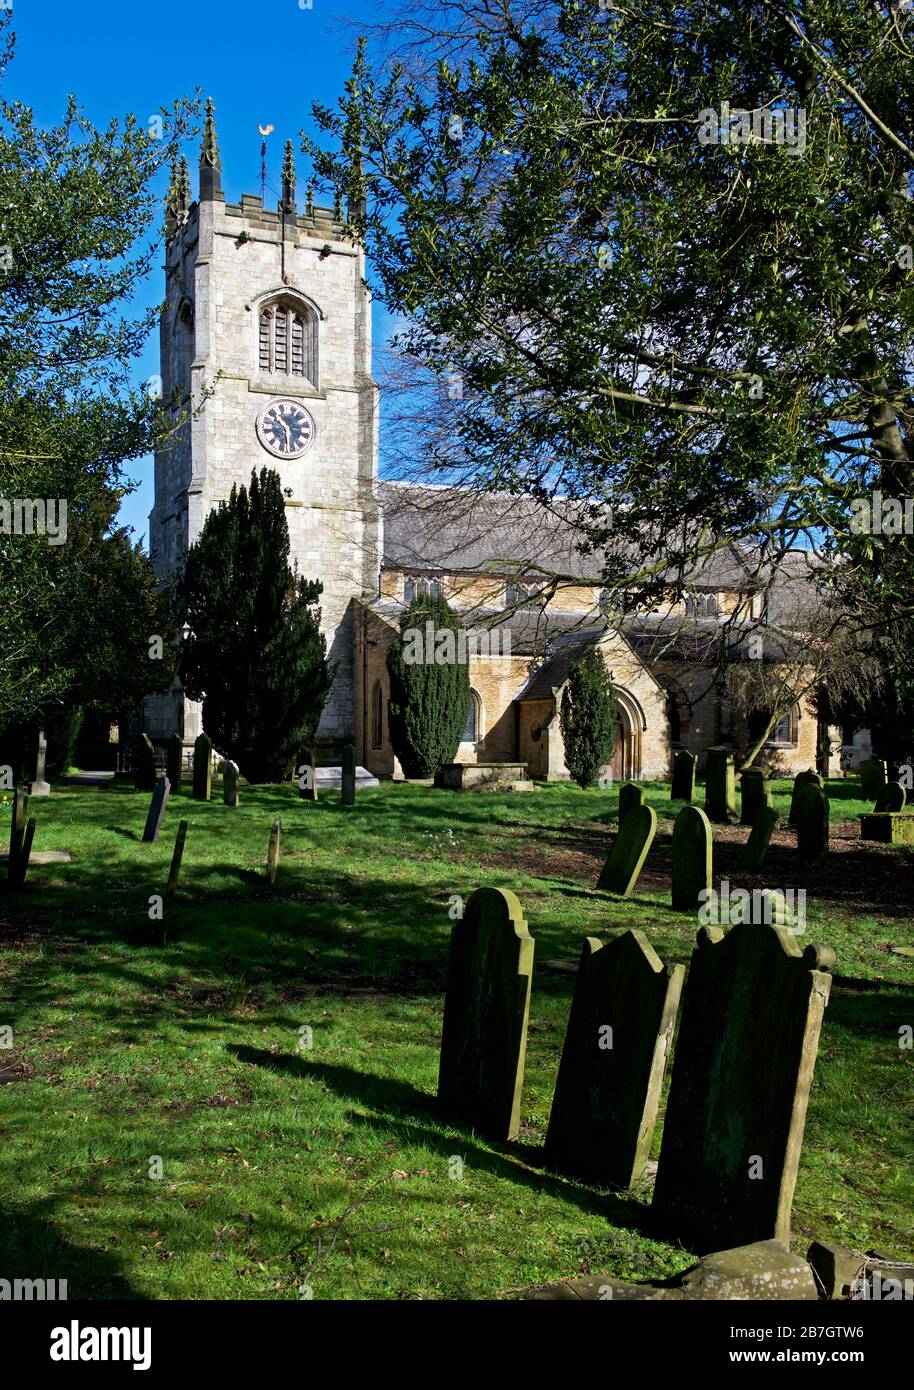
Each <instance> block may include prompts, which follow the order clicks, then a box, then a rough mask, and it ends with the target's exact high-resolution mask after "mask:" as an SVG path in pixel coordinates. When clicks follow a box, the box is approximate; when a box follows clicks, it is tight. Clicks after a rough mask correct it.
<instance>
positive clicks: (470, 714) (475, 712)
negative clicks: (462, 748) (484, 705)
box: [460, 690, 479, 743]
mask: <svg viewBox="0 0 914 1390" xmlns="http://www.w3.org/2000/svg"><path fill="white" fill-rule="evenodd" d="M478 739H479V696H478V695H477V694H476V691H475V690H471V691H470V703H469V706H468V707H467V718H466V723H465V724H464V726H463V733H462V734H461V735H460V742H461V743H476V742H477V741H478Z"/></svg>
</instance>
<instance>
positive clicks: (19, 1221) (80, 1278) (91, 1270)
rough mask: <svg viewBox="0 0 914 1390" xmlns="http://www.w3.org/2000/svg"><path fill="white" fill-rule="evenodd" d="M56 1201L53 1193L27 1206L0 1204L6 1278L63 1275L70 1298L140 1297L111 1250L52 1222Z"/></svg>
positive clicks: (0, 1262) (0, 1255) (0, 1263)
mask: <svg viewBox="0 0 914 1390" xmlns="http://www.w3.org/2000/svg"><path fill="white" fill-rule="evenodd" d="M54 1204H55V1198H53V1197H49V1198H47V1199H46V1200H45V1201H41V1202H35V1203H33V1205H32V1206H29V1207H15V1206H3V1207H0V1270H2V1272H3V1278H4V1279H7V1280H9V1281H11V1282H12V1280H14V1279H32V1280H33V1279H43V1280H45V1281H47V1280H50V1279H54V1280H56V1281H60V1280H61V1279H65V1280H66V1282H67V1288H66V1297H67V1299H69V1300H72V1299H75V1298H92V1299H121V1298H129V1299H139V1298H142V1297H143V1295H142V1294H139V1293H137V1292H136V1291H135V1290H134V1289H133V1288H132V1287H131V1286H130V1284H129V1283H128V1282H127V1278H126V1276H125V1275H124V1274H123V1273H122V1272H121V1268H120V1266H119V1265H118V1264H117V1262H116V1261H115V1260H113V1259H112V1258H111V1256H110V1255H109V1254H107V1253H106V1252H105V1251H103V1250H97V1249H89V1248H86V1249H83V1248H82V1247H81V1246H78V1245H73V1244H71V1243H70V1242H69V1241H68V1240H66V1239H65V1238H64V1237H63V1236H62V1235H61V1233H60V1231H59V1229H58V1228H57V1227H56V1226H55V1225H54V1221H53V1211H54ZM58 1287H59V1285H58Z"/></svg>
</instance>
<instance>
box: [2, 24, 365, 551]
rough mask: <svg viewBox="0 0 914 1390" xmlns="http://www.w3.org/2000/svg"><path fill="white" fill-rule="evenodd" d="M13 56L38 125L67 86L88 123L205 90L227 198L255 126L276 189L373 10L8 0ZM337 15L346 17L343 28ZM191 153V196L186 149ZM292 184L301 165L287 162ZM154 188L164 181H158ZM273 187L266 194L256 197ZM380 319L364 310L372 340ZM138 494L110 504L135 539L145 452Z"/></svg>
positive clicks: (246, 162) (54, 115) (240, 181)
mask: <svg viewBox="0 0 914 1390" xmlns="http://www.w3.org/2000/svg"><path fill="white" fill-rule="evenodd" d="M12 17H13V29H14V31H15V34H16V56H15V58H14V61H13V63H12V65H11V66H10V68H9V70H8V78H7V82H6V83H5V88H6V95H7V97H8V98H9V99H18V100H20V101H24V102H25V103H26V104H27V105H29V106H31V107H32V108H33V109H34V111H35V116H36V119H37V120H38V121H39V122H40V123H42V124H48V125H50V124H55V123H57V122H58V121H60V120H61V118H62V117H63V114H64V107H65V101H66V96H67V93H69V92H73V93H74V94H75V95H76V97H77V99H78V100H79V102H80V104H81V105H82V106H83V107H84V108H85V110H86V111H87V113H88V115H89V116H90V118H91V119H92V120H93V122H95V123H96V124H104V123H105V121H106V120H107V119H110V118H111V117H114V116H117V117H122V116H124V115H125V114H126V113H127V112H128V111H132V112H134V113H135V114H136V116H137V118H138V119H140V120H141V121H142V122H143V124H146V122H147V121H148V119H149V117H150V116H151V115H154V114H155V112H156V111H157V110H158V109H159V107H161V106H163V105H168V104H169V103H170V102H171V101H172V100H174V99H175V98H176V97H179V96H184V95H187V96H191V95H193V94H194V92H195V91H196V89H197V88H200V89H201V90H202V92H203V93H204V94H206V95H208V96H211V97H212V98H213V101H214V102H215V104H216V123H217V129H218V133H219V144H220V148H221V151H222V164H223V186H224V189H225V195H226V198H227V199H228V200H229V201H232V202H237V201H238V199H239V198H240V196H241V194H242V193H259V192H260V136H259V135H258V133H257V126H258V124H263V125H267V124H271V125H273V126H274V127H275V131H274V133H273V134H272V135H271V136H270V137H269V145H268V150H269V153H268V159H269V174H270V175H271V176H272V177H271V180H270V181H271V182H272V183H273V186H274V188H276V187H278V186H279V169H280V164H281V159H282V147H283V145H284V143H285V141H286V139H288V138H291V139H292V140H294V142H295V146H296V150H297V149H298V138H297V137H298V132H299V131H300V130H302V129H306V130H308V131H309V132H311V133H315V132H314V127H313V122H312V120H311V103H312V102H313V101H320V102H322V103H324V104H326V105H333V104H334V103H335V102H336V100H337V98H338V96H339V95H340V93H341V92H342V89H343V83H344V82H345V80H346V78H347V77H348V76H349V71H350V68H351V66H352V58H353V54H354V50H355V43H356V37H357V33H358V32H359V26H360V23H361V22H364V23H365V24H372V23H377V21H378V19H379V18H382V17H383V15H382V14H380V13H379V10H378V7H377V6H376V5H374V6H373V5H371V4H369V3H368V0H311V8H310V9H305V8H300V5H299V0H255V3H253V4H251V3H248V4H244V3H242V2H241V0H221V3H217V0H196V3H194V4H187V3H177V0H158V3H156V4H150V3H145V4H144V3H142V2H141V3H131V2H130V0H121V3H117V4H115V3H112V0H90V3H89V4H83V5H78V4H73V2H72V0H67V3H64V0H40V3H38V0H13V16H12ZM347 21H349V23H348V24H347ZM188 155H189V157H191V169H192V175H191V179H192V184H191V186H192V190H193V193H194V196H196V159H195V157H192V156H195V155H196V151H188ZM298 172H299V187H300V188H302V187H303V186H304V183H305V182H306V181H307V170H306V168H305V167H304V165H303V163H302V159H301V156H299V158H298ZM162 191H163V193H164V186H163V190H162ZM272 196H273V195H271V193H270V192H269V189H268V191H267V198H268V199H270V198H271V197H272ZM163 290H164V276H163V275H162V274H161V272H158V273H156V274H155V275H154V276H152V277H151V278H150V281H149V285H148V288H147V302H148V303H150V304H154V303H158V302H159V301H160V300H161V298H162V295H163ZM385 327H386V316H385V315H384V314H383V312H381V311H379V310H378V308H377V307H376V308H375V321H374V332H375V341H376V342H377V341H378V338H379V335H381V336H383V334H384V331H385ZM157 347H158V342H157V335H153V338H152V339H151V340H150V342H149V344H148V345H147V349H146V352H145V354H144V357H143V358H142V359H141V360H139V361H138V363H137V380H138V381H143V380H145V378H147V377H148V376H150V375H152V374H153V373H154V372H156V371H158V352H157ZM130 472H131V476H133V477H134V478H135V479H136V480H137V482H138V483H139V487H138V488H137V490H136V491H135V492H134V493H133V494H132V495H131V496H130V497H128V498H127V499H125V502H124V504H123V506H122V508H121V519H122V520H123V521H124V522H126V523H127V524H128V525H130V526H132V527H133V528H134V532H135V537H136V538H139V537H142V538H145V536H146V532H147V527H148V514H149V509H150V507H151V506H152V499H153V487H152V460H151V459H144V460H142V461H138V462H137V463H135V464H133V465H132V466H131V470H130Z"/></svg>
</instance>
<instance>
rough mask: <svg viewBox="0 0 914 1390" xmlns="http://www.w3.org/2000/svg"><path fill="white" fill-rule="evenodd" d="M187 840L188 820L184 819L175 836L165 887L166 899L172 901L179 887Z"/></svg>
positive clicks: (168, 901) (167, 901)
mask: <svg viewBox="0 0 914 1390" xmlns="http://www.w3.org/2000/svg"><path fill="white" fill-rule="evenodd" d="M186 841H187V821H186V820H182V821H181V822H180V824H179V825H178V833H177V835H176V836H175V847H174V851H173V853H172V856H171V868H170V869H169V870H168V883H167V885H166V887H165V901H166V903H170V902H171V900H172V898H173V897H174V895H175V893H176V892H177V889H178V880H179V878H180V877H181V860H182V859H183V858H184V845H185V843H186Z"/></svg>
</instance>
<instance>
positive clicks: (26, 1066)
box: [0, 1055, 35, 1086]
mask: <svg viewBox="0 0 914 1390" xmlns="http://www.w3.org/2000/svg"><path fill="white" fill-rule="evenodd" d="M34 1075H35V1068H34V1067H33V1066H32V1063H31V1062H27V1061H26V1060H25V1058H24V1057H17V1056H15V1055H14V1056H12V1057H7V1058H5V1059H0V1086H8V1085H9V1083H10V1082H11V1081H31V1079H32V1077H33V1076H34Z"/></svg>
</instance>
